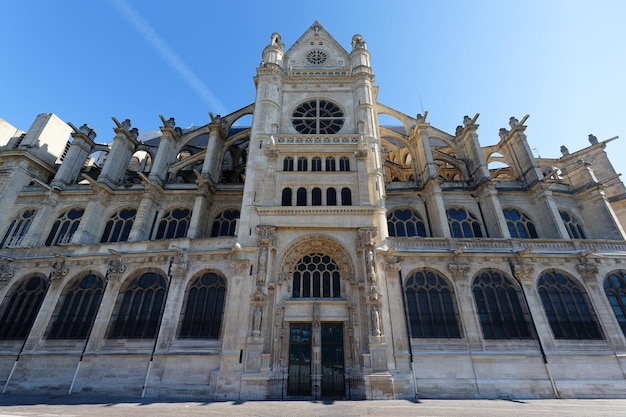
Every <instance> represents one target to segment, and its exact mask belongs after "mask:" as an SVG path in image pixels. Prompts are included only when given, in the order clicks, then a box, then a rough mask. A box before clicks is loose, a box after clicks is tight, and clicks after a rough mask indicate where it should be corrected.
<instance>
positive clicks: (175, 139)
mask: <svg viewBox="0 0 626 417" xmlns="http://www.w3.org/2000/svg"><path fill="white" fill-rule="evenodd" d="M161 120H162V121H163V126H161V132H162V133H163V134H162V135H161V140H160V141H159V148H158V150H157V153H156V156H155V157H154V162H153V163H152V167H151V168H150V174H149V175H148V179H149V180H150V181H152V182H155V183H157V184H159V185H160V186H163V185H164V184H165V183H166V182H167V169H168V167H169V166H170V165H171V164H172V163H173V162H175V161H176V156H177V155H178V151H179V150H180V149H179V147H180V143H179V142H180V137H179V136H178V133H177V132H176V130H175V129H174V127H175V126H176V122H175V120H174V118H173V117H170V118H169V119H168V120H165V118H164V117H163V116H161Z"/></svg>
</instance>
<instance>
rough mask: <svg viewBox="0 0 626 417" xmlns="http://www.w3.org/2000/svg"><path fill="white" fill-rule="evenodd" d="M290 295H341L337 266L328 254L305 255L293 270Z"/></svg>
mask: <svg viewBox="0 0 626 417" xmlns="http://www.w3.org/2000/svg"><path fill="white" fill-rule="evenodd" d="M292 296H293V297H294V298H319V297H321V298H338V297H341V285H340V279H339V267H338V266H337V264H336V263H335V261H334V260H333V259H332V258H331V257H330V256H328V255H324V254H322V253H312V254H310V255H305V256H303V257H302V259H300V261H299V262H298V263H297V264H296V267H295V270H294V271H293V286H292Z"/></svg>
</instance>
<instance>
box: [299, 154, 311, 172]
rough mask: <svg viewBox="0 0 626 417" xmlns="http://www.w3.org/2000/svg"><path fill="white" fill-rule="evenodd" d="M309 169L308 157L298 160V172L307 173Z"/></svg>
mask: <svg viewBox="0 0 626 417" xmlns="http://www.w3.org/2000/svg"><path fill="white" fill-rule="evenodd" d="M308 169H309V168H308V161H307V159H306V157H304V156H301V157H300V158H298V171H307V170H308Z"/></svg>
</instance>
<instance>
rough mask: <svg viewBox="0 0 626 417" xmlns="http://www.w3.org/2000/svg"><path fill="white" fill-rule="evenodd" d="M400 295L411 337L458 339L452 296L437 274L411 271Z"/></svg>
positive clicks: (450, 288)
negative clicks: (406, 313)
mask: <svg viewBox="0 0 626 417" xmlns="http://www.w3.org/2000/svg"><path fill="white" fill-rule="evenodd" d="M404 292H405V295H406V303H407V305H406V308H407V312H408V316H409V325H410V328H411V337H420V338H421V337H423V338H439V337H442V338H448V337H449V338H456V337H461V332H460V330H459V323H458V314H457V308H456V303H455V301H454V293H453V291H452V287H451V286H450V285H449V284H448V282H447V281H446V280H445V279H444V278H443V277H442V276H441V275H439V274H437V273H436V272H434V271H430V270H421V271H417V272H414V273H413V274H411V275H409V277H408V278H407V279H406V283H405V288H404Z"/></svg>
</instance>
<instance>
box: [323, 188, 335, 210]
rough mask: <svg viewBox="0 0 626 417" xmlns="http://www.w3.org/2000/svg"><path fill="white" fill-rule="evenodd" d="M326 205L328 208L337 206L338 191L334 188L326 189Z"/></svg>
mask: <svg viewBox="0 0 626 417" xmlns="http://www.w3.org/2000/svg"><path fill="white" fill-rule="evenodd" d="M326 205H327V206H336V205H337V190H335V189H334V188H333V187H330V188H327V189H326Z"/></svg>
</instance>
